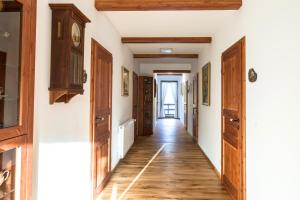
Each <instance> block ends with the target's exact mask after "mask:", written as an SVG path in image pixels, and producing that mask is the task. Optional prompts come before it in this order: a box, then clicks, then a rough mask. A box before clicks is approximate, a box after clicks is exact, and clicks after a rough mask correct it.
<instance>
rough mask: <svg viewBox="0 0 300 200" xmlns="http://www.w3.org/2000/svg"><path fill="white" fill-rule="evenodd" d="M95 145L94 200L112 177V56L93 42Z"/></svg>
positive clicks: (92, 116) (92, 92) (93, 141)
mask: <svg viewBox="0 0 300 200" xmlns="http://www.w3.org/2000/svg"><path fill="white" fill-rule="evenodd" d="M91 102H92V105H91V106H92V107H91V110H92V113H91V121H92V133H93V135H92V143H93V178H94V182H93V184H94V185H93V189H94V199H96V198H97V196H98V195H99V194H100V192H101V191H102V190H103V188H104V186H105V185H106V183H107V182H108V180H109V178H110V173H111V166H110V165H111V164H110V163H111V121H112V55H111V54H110V53H109V52H108V51H107V50H106V49H104V48H103V47H102V46H101V45H100V44H99V43H97V42H96V41H95V40H93V41H92V79H91Z"/></svg>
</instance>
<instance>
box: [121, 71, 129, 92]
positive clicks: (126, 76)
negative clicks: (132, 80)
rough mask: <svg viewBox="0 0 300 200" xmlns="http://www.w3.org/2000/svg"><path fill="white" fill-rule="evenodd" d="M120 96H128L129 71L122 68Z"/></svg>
mask: <svg viewBox="0 0 300 200" xmlns="http://www.w3.org/2000/svg"><path fill="white" fill-rule="evenodd" d="M121 82H122V86H121V87H122V91H121V92H122V96H129V70H128V69H126V68H125V67H122V80H121Z"/></svg>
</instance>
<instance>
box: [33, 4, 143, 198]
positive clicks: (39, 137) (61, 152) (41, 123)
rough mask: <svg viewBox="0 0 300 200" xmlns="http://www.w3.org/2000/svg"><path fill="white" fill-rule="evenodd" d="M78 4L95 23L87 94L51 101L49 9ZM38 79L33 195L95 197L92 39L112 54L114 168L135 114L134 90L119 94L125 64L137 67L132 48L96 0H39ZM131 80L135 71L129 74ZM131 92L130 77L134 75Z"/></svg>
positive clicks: (91, 31)
mask: <svg viewBox="0 0 300 200" xmlns="http://www.w3.org/2000/svg"><path fill="white" fill-rule="evenodd" d="M50 2H51V3H74V4H75V5H76V6H77V7H78V8H79V9H81V10H82V12H83V13H85V14H86V15H87V16H88V17H89V18H90V20H91V21H92V23H90V24H87V27H86V36H85V57H84V59H85V63H84V67H85V69H86V70H87V73H88V81H87V83H86V84H85V85H84V89H85V93H84V95H82V96H80V95H79V96H76V97H75V98H74V99H72V100H71V102H70V103H68V104H55V105H49V94H48V87H49V79H50V48H51V10H50V8H49V6H48V3H50ZM37 3H38V4H37V44H36V47H37V52H36V81H35V129H34V136H35V138H34V139H35V140H34V141H35V144H34V154H35V156H34V161H35V163H34V177H35V180H34V185H33V199H34V200H35V199H36V200H53V199H56V200H65V199H72V200H83V199H87V200H88V199H91V195H92V191H91V175H90V173H91V171H90V166H91V160H90V159H91V145H90V127H89V126H90V71H91V38H95V39H96V40H97V41H98V42H100V43H101V44H102V45H103V46H104V47H105V48H107V50H109V51H110V52H111V53H112V54H113V118H112V127H113V129H112V167H113V168H114V167H115V166H116V164H117V162H118V156H117V132H118V126H119V124H120V123H122V122H124V121H126V120H127V119H129V118H131V116H132V92H130V96H129V97H122V96H121V92H120V91H121V83H120V82H121V66H122V65H123V66H125V67H126V68H128V69H129V70H130V71H131V72H132V70H135V71H136V72H138V67H136V66H135V65H134V62H133V56H132V53H131V51H130V50H129V49H128V48H127V47H125V46H124V45H122V44H121V38H120V35H119V33H118V32H117V31H116V30H115V28H114V27H113V25H112V24H111V22H110V21H109V20H108V19H107V18H106V16H105V15H104V14H103V13H101V12H98V11H96V9H95V8H94V0H85V1H82V0H51V1H50V0H38V1H37ZM130 74H131V75H130V79H132V73H130ZM130 91H132V81H131V80H130Z"/></svg>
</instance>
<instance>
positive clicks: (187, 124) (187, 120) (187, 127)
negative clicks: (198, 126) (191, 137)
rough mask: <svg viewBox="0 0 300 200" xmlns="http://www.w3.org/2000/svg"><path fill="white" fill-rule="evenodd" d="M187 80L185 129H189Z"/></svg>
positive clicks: (187, 84)
mask: <svg viewBox="0 0 300 200" xmlns="http://www.w3.org/2000/svg"><path fill="white" fill-rule="evenodd" d="M188 87H189V81H186V82H185V91H184V92H185V95H186V125H185V129H186V130H187V131H188V129H189V88H188Z"/></svg>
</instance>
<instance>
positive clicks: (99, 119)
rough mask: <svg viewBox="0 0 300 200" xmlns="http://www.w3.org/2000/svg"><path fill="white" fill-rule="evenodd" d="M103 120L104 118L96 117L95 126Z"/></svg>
mask: <svg viewBox="0 0 300 200" xmlns="http://www.w3.org/2000/svg"><path fill="white" fill-rule="evenodd" d="M104 120H105V118H104V117H96V120H95V121H96V124H99V123H101V122H103V121H104Z"/></svg>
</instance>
